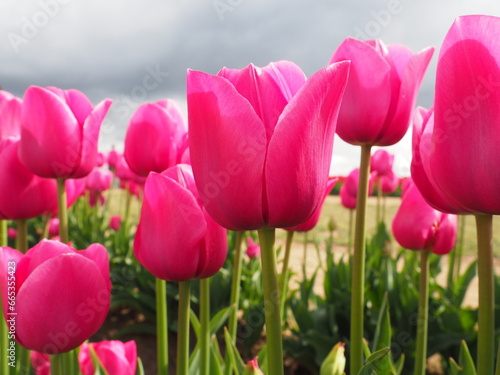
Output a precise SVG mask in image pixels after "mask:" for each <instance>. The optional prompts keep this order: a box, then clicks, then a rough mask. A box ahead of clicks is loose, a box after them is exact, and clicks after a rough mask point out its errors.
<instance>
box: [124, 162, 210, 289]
mask: <svg viewBox="0 0 500 375" xmlns="http://www.w3.org/2000/svg"><path fill="white" fill-rule="evenodd" d="M206 228H207V224H206V222H205V217H204V215H203V213H202V211H201V209H200V207H199V205H198V203H197V202H196V199H195V198H194V196H193V194H191V192H189V190H187V189H186V188H184V187H182V186H181V185H179V184H178V183H177V182H176V181H174V180H172V179H170V178H168V177H166V176H163V175H160V174H157V173H154V172H153V173H151V174H150V175H149V176H148V179H147V180H146V185H145V187H144V202H143V205H142V210H141V218H140V222H139V226H138V228H137V233H136V236H135V240H134V253H135V256H136V258H137V260H138V261H139V262H140V263H141V264H142V265H143V266H144V267H145V268H146V269H147V270H148V271H149V272H151V273H152V274H153V275H154V276H156V277H158V278H161V279H164V280H171V281H183V280H189V279H192V278H194V277H195V276H196V271H197V269H198V264H199V247H200V246H202V240H203V237H204V235H205V233H206ZM179 251H182V254H179ZM180 258H182V259H183V261H182V263H180V262H179V259H180Z"/></svg>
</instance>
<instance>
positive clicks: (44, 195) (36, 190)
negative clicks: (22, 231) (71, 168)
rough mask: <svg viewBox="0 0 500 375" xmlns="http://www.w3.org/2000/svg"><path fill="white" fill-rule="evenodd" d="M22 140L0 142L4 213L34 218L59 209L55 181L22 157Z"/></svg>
mask: <svg viewBox="0 0 500 375" xmlns="http://www.w3.org/2000/svg"><path fill="white" fill-rule="evenodd" d="M19 147H20V140H19V139H17V140H15V139H5V140H3V141H0V166H1V168H0V213H1V216H3V217H4V218H7V219H10V220H19V219H30V218H33V217H36V216H39V215H42V214H44V213H45V212H47V211H53V210H55V209H57V187H56V183H55V181H54V180H51V179H46V178H41V177H38V176H36V175H34V174H33V173H32V172H31V171H30V170H29V169H27V168H26V167H25V166H24V165H23V164H22V163H21V162H20V161H19V158H18V149H19Z"/></svg>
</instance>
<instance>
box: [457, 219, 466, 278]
mask: <svg viewBox="0 0 500 375" xmlns="http://www.w3.org/2000/svg"><path fill="white" fill-rule="evenodd" d="M465 220H466V216H465V215H459V216H458V222H459V232H458V235H459V237H458V246H457V255H456V258H455V263H456V267H455V269H456V276H455V280H456V279H457V278H458V276H459V275H460V271H461V268H462V255H463V252H464V238H465Z"/></svg>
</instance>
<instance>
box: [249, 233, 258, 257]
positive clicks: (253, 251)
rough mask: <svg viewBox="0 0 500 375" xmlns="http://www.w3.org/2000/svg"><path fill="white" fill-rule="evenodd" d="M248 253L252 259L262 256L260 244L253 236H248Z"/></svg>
mask: <svg viewBox="0 0 500 375" xmlns="http://www.w3.org/2000/svg"><path fill="white" fill-rule="evenodd" d="M247 255H248V257H249V258H250V259H253V258H258V257H259V256H260V246H259V245H257V244H256V243H255V241H254V240H253V238H252V237H248V238H247Z"/></svg>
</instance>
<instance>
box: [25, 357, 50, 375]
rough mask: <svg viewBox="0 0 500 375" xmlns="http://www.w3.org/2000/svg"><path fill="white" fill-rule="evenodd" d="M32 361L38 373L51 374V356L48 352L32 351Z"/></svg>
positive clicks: (40, 374) (37, 374)
mask: <svg viewBox="0 0 500 375" xmlns="http://www.w3.org/2000/svg"><path fill="white" fill-rule="evenodd" d="M30 361H31V366H33V369H34V370H35V374H36V375H50V356H49V355H48V354H45V353H39V352H35V351H32V352H31V353H30Z"/></svg>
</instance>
